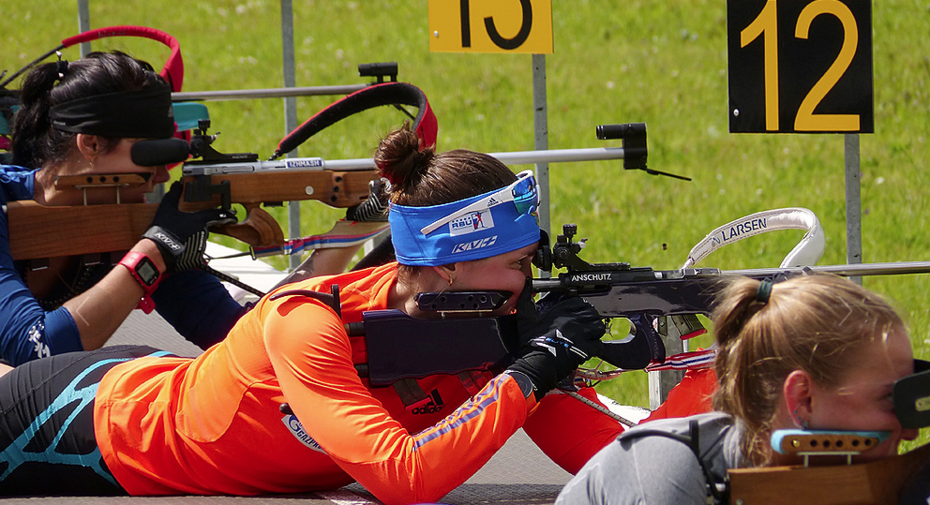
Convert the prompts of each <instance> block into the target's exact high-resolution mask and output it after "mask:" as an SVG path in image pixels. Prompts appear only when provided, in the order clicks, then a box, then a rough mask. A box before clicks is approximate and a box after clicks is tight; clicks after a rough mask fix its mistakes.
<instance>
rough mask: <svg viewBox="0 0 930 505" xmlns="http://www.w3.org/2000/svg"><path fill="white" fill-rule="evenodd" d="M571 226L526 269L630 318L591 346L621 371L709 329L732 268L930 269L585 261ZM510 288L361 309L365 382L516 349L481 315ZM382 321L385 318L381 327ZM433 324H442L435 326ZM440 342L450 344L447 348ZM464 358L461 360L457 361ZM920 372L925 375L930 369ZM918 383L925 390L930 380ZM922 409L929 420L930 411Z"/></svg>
mask: <svg viewBox="0 0 930 505" xmlns="http://www.w3.org/2000/svg"><path fill="white" fill-rule="evenodd" d="M576 234H577V227H576V226H575V225H572V224H568V225H565V226H564V227H563V233H562V234H561V235H559V236H558V237H557V239H556V242H555V244H553V245H552V246H551V247H550V245H549V244H548V243H547V240H546V239H545V235H544V240H542V241H541V242H540V247H539V249H538V251H537V254H536V258H535V259H534V264H535V265H536V266H537V268H539V269H540V270H543V271H549V270H551V269H552V268H553V267H555V268H558V269H565V272H562V273H559V274H558V276H557V277H555V278H534V279H532V281H531V282H532V289H533V290H534V291H536V292H541V293H551V294H552V295H556V296H581V297H582V298H584V299H585V300H586V301H587V302H588V303H590V304H591V305H593V306H594V308H595V309H597V311H598V313H599V314H600V315H601V316H603V317H604V318H625V319H628V320H629V321H630V323H631V324H630V326H631V328H630V335H628V337H627V338H625V339H622V340H618V341H607V342H605V353H604V355H602V356H598V357H599V358H601V359H603V360H604V361H607V362H608V363H610V364H612V365H614V366H616V367H617V368H619V369H620V370H621V371H622V370H642V369H647V370H653V369H661V368H662V365H666V364H668V363H670V362H672V359H671V358H672V357H667V356H666V351H665V344H664V343H663V338H662V337H663V336H676V337H678V338H681V339H688V338H692V337H695V336H698V335H700V334H702V333H704V332H705V331H706V330H705V329H704V327H703V325H702V323H701V322H700V320H699V319H698V317H697V316H698V315H699V314H700V315H708V314H710V313H711V312H712V310H713V308H714V302H715V295H716V293H717V292H718V291H719V289H720V288H721V287H723V285H724V284H725V282H726V280H727V279H728V278H729V277H733V276H737V275H739V276H747V277H752V278H756V279H765V278H775V277H791V276H796V275H804V274H807V273H809V272H819V273H831V274H835V275H841V276H845V277H853V276H867V275H902V274H921V273H930V261H915V262H893V263H863V264H853V265H829V266H809V267H800V266H784V267H778V268H763V269H752V270H720V269H717V268H706V267H703V268H681V269H678V270H654V269H652V268H650V267H632V266H630V264H629V263H588V262H586V261H584V260H583V259H581V258H580V257H579V256H578V253H579V252H580V251H581V248H582V243H581V242H578V241H575V240H574V237H575V235H576ZM511 295H512V293H509V292H504V293H501V292H497V291H477V292H450V291H447V292H437V293H419V294H418V295H417V298H416V302H417V305H418V307H419V309H420V310H423V311H427V312H433V313H437V314H440V315H443V316H444V317H445V316H451V317H449V318H448V319H444V320H441V321H433V320H414V319H413V318H411V317H409V316H406V315H404V314H397V313H393V314H382V313H381V312H382V311H374V312H369V313H365V318H364V323H363V324H361V325H356V326H353V327H352V328H350V334H353V335H365V337H366V342H367V345H369V346H372V347H377V348H378V349H379V351H378V352H377V353H375V352H369V354H368V358H369V363H368V364H367V367H364V368H362V369H360V373H362V374H363V376H364V377H368V378H369V380H370V381H371V383H372V384H391V383H393V382H395V381H397V380H402V379H407V378H420V377H425V376H427V375H430V374H432V373H436V370H440V369H442V370H455V371H466V370H489V369H491V368H493V366H498V367H500V366H501V364H502V363H503V364H506V363H507V362H508V360H512V359H513V356H514V352H515V351H516V348H515V345H516V343H515V342H516V337H515V335H514V334H513V333H511V331H512V329H513V328H514V325H513V323H512V322H508V321H507V320H506V318H509V317H511V316H504V317H498V318H496V319H498V321H499V324H498V325H497V326H496V327H495V326H494V325H489V324H488V323H487V322H486V320H488V319H495V318H491V317H487V316H486V314H487V313H488V312H491V311H493V310H495V309H497V308H499V307H500V306H501V305H502V304H503V303H504V301H505V300H506V299H507V298H508V297H510V296H511ZM550 296H551V295H550ZM337 298H338V297H337ZM439 323H441V324H443V325H446V326H448V325H461V327H462V328H465V329H464V330H462V331H459V332H457V333H456V334H451V333H450V331H449V330H447V329H445V327H443V328H440V327H439V326H431V325H433V324H439ZM382 324H390V325H391V326H390V327H388V326H384V328H385V329H382V328H379V325H382ZM508 328H509V329H508ZM440 331H441V332H444V333H438V332H440ZM482 332H488V333H482ZM437 334H442V335H443V339H442V342H443V346H447V347H445V348H436V349H432V350H431V351H430V354H429V359H426V357H423V359H416V358H415V357H413V356H412V355H411V352H415V350H416V349H419V348H421V347H422V346H423V345H426V344H427V340H428V339H429V338H431V337H433V338H434V337H435V335H437ZM401 335H402V338H403V339H404V341H405V344H404V345H402V346H401V345H397V340H396V339H397V338H401V337H398V336H401ZM447 335H451V336H450V338H446V336H447ZM456 339H459V340H460V341H456ZM469 344H470V346H471V348H469V349H468V351H467V353H466V351H464V350H463V349H465V348H468V347H469ZM444 349H453V350H452V351H449V352H446V351H445V350H444ZM412 358H413V359H412ZM463 359H464V360H465V361H467V362H465V363H463ZM676 368H677V366H676ZM598 377H601V376H598ZM923 380H924V381H926V382H928V383H930V373H928V377H926V378H924V379H923ZM921 389H927V390H930V384H928V386H927V387H926V388H924V386H921ZM925 417H927V419H926V422H927V424H930V416H925Z"/></svg>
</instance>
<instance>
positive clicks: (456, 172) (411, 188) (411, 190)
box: [374, 123, 517, 275]
mask: <svg viewBox="0 0 930 505" xmlns="http://www.w3.org/2000/svg"><path fill="white" fill-rule="evenodd" d="M374 159H375V164H376V165H377V166H378V168H379V170H380V171H381V176H382V177H385V178H387V180H389V181H390V182H391V195H390V197H391V201H392V202H394V203H397V204H400V205H406V206H410V207H427V206H430V205H440V204H444V203H450V202H455V201H457V200H463V199H465V198H470V197H473V196H477V195H480V194H483V193H487V192H489V191H493V190H495V189H500V188H503V187H505V186H507V185H508V184H510V183H512V182H513V181H515V180H517V176H516V174H514V173H513V171H511V170H510V169H509V168H507V165H504V164H503V163H502V162H501V161H500V160H498V159H497V158H494V157H493V156H488V155H487V154H484V153H478V152H474V151H468V150H465V149H456V150H453V151H447V152H444V153H436V152H435V151H434V150H433V149H432V148H425V149H423V150H420V140H419V138H417V134H416V133H414V132H412V131H410V124H409V123H405V124H404V126H403V127H401V128H399V129H397V130H394V131H393V132H391V133H389V134H388V135H387V136H386V137H385V138H384V139H383V140H382V141H381V144H380V145H379V146H378V148H377V150H376V151H375V154H374ZM413 270H415V269H414V268H413V267H405V266H404V265H401V271H402V272H405V274H404V275H410V274H411V273H412V271H413Z"/></svg>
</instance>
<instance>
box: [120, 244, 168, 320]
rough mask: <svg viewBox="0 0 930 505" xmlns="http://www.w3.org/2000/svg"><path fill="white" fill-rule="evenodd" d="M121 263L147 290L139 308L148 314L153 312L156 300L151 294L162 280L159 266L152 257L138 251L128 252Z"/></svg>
mask: <svg viewBox="0 0 930 505" xmlns="http://www.w3.org/2000/svg"><path fill="white" fill-rule="evenodd" d="M119 264H120V265H123V266H124V267H126V268H128V269H129V273H130V274H132V276H133V278H135V279H136V282H138V283H139V285H140V286H142V289H143V290H144V291H145V293H144V294H143V295H142V299H141V300H139V306H138V307H137V308H139V309H142V312H145V313H146V314H149V313H151V312H152V310H154V309H155V302H153V301H152V299H151V296H152V293H154V292H155V289H156V288H157V287H158V283H159V281H161V272H159V271H158V267H156V266H155V263H154V262H153V261H152V259H151V258H149V257H148V256H146V255H144V254H142V253H140V252H136V251H129V252H128V253H126V255H125V256H123V259H121V260H120V261H119Z"/></svg>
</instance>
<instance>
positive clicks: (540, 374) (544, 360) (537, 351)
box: [509, 283, 607, 400]
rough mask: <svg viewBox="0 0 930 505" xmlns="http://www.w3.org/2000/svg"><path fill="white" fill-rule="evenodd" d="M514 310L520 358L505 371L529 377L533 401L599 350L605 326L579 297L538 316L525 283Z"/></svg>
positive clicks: (594, 311)
mask: <svg viewBox="0 0 930 505" xmlns="http://www.w3.org/2000/svg"><path fill="white" fill-rule="evenodd" d="M516 310H517V334H518V336H519V339H520V345H521V353H522V356H521V357H520V358H518V359H517V360H516V361H515V362H514V364H513V365H511V366H510V368H509V370H510V371H514V372H520V373H523V374H524V375H526V376H527V377H529V379H530V381H531V382H532V383H533V390H534V392H535V394H536V399H537V400H540V399H542V397H543V396H545V394H546V393H548V392H549V391H550V390H551V389H553V388H554V387H555V386H556V384H558V383H559V382H560V381H561V380H562V379H564V378H566V377H568V376H569V375H570V374H571V373H572V372H574V371H575V369H576V368H578V366H579V365H581V364H582V363H584V362H585V361H587V360H588V359H589V358H591V357H592V356H596V355H597V354H598V353H599V352H600V351H601V350H602V349H603V345H604V344H603V343H601V340H600V338H601V337H602V336H603V335H604V332H606V331H607V326H606V325H605V324H604V320H603V319H602V318H601V316H600V315H599V314H598V313H597V310H595V309H594V307H592V306H591V305H590V304H588V303H587V302H585V301H584V300H582V299H581V298H580V297H577V296H573V297H567V298H563V299H560V300H558V301H555V302H554V303H551V304H550V306H548V307H546V310H545V312H542V313H540V312H539V310H538V309H537V306H536V304H535V303H534V302H533V294H532V292H531V290H530V285H529V283H527V286H526V287H525V288H524V290H523V292H522V293H520V297H519V298H518V300H517V306H516Z"/></svg>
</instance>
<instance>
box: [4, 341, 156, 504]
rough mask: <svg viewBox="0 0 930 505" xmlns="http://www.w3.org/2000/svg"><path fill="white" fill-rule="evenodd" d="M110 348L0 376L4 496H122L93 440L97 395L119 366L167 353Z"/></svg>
mask: <svg viewBox="0 0 930 505" xmlns="http://www.w3.org/2000/svg"><path fill="white" fill-rule="evenodd" d="M166 354H167V353H166V352H164V351H158V350H156V349H153V348H151V347H145V346H112V347H104V348H102V349H98V350H96V351H90V352H72V353H67V354H60V355H57V356H52V357H49V358H42V359H38V360H35V361H30V362H28V363H25V364H23V365H20V366H18V367H16V368H14V369H13V371H11V372H9V373H8V374H6V375H4V376H3V377H0V451H2V452H0V495H4V496H13V495H20V496H22V495H28V496H49V495H51V496H56V495H85V496H87V495H90V496H98V495H124V494H126V492H125V491H124V490H123V488H122V487H121V486H120V485H119V483H117V482H116V479H114V478H113V474H111V473H110V470H109V469H108V468H107V465H106V463H104V461H103V457H102V456H101V455H100V449H99V448H98V447H97V439H96V437H95V435H94V395H95V393H96V392H97V386H98V385H99V384H100V380H101V379H102V378H103V376H104V374H106V372H107V371H108V370H110V369H111V368H112V367H113V366H115V365H117V364H119V363H122V362H124V361H128V360H131V359H133V358H138V357H142V356H152V355H166Z"/></svg>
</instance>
